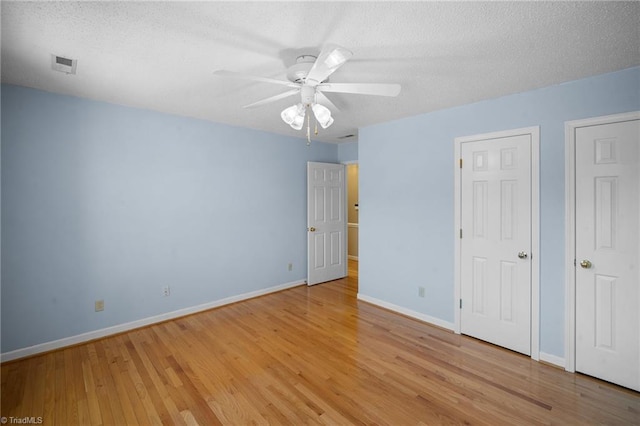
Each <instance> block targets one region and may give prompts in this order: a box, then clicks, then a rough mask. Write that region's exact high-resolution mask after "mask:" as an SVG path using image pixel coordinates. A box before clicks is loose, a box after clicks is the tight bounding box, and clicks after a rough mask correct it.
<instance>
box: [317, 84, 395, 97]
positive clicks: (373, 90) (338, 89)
mask: <svg viewBox="0 0 640 426" xmlns="http://www.w3.org/2000/svg"><path fill="white" fill-rule="evenodd" d="M400 89H401V86H400V85H399V84H384V83H322V84H320V85H318V87H317V90H318V91H322V92H334V93H356V94H358V95H376V96H391V97H393V96H398V94H399V93H400Z"/></svg>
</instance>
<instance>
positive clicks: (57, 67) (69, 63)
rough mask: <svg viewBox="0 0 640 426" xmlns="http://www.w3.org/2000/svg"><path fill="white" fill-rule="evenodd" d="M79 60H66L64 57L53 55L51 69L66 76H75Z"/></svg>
mask: <svg viewBox="0 0 640 426" xmlns="http://www.w3.org/2000/svg"><path fill="white" fill-rule="evenodd" d="M77 65H78V60H77V59H70V58H65V57H64V56H58V55H51V69H53V70H54V71H59V72H63V73H65V74H75V73H76V66H77Z"/></svg>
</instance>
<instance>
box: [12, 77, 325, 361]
mask: <svg viewBox="0 0 640 426" xmlns="http://www.w3.org/2000/svg"><path fill="white" fill-rule="evenodd" d="M307 161H326V162H337V161H338V153H337V146H336V145H334V144H324V143H319V142H313V143H312V145H311V147H310V148H309V147H307V146H306V141H305V140H303V139H296V138H289V137H284V136H279V135H274V134H269V133H264V132H259V131H253V130H248V129H242V128H237V127H231V126H226V125H221V124H216V123H211V122H206V121H200V120H195V119H189V118H182V117H177V116H171V115H166V114H161V113H157V112H151V111H146V110H140V109H134V108H128V107H123V106H117V105H111V104H107V103H101V102H94V101H89V100H84V99H78V98H73V97H68V96H61V95H56V94H51V93H46V92H42V91H37V90H32V89H26V88H21V87H15V86H7V85H3V86H2V270H1V271H2V342H1V345H2V352H9V351H12V350H15V349H20V348H24V347H28V346H31V345H34V344H39V343H44V342H48V341H52V340H56V339H60V338H64V337H69V336H74V335H77V334H80V333H84V332H88V331H93V330H99V329H102V328H105V327H108V326H112V325H117V324H122V323H127V322H130V321H134V320H138V319H142V318H146V317H150V316H154V315H159V314H162V313H167V312H171V311H174V310H177V309H181V308H186V307H192V306H196V305H199V304H203V303H207V302H211V301H216V300H219V299H222V298H225V297H229V296H234V295H239V294H243V293H246V292H250V291H255V290H260V289H264V288H268V287H272V286H276V285H279V284H284V283H289V282H294V281H297V280H302V279H304V278H305V277H306V162H307ZM289 262H291V263H293V265H294V266H293V271H292V272H289V271H288V268H287V266H288V263H289ZM165 285H169V286H170V287H171V296H170V297H163V296H162V294H161V288H162V286H165ZM97 299H104V301H105V310H104V312H101V313H96V312H94V301H95V300H97Z"/></svg>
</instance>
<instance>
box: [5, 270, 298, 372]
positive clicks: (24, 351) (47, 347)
mask: <svg viewBox="0 0 640 426" xmlns="http://www.w3.org/2000/svg"><path fill="white" fill-rule="evenodd" d="M306 282H307V281H306V280H299V281H292V282H289V283H285V284H280V285H276V286H273V287H268V288H265V289H261V290H256V291H251V292H248V293H243V294H239V295H237V296H230V297H225V298H224V299H220V300H214V301H212V302H208V303H203V304H202V305H197V306H192V307H189V308H184V309H178V310H177V311H172V312H167V313H164V314H160V315H155V316H152V317H147V318H143V319H140V320H136V321H132V322H128V323H125V324H118V325H114V326H112V327H107V328H102V329H100V330H95V331H90V332H87V333H82V334H78V335H75V336H70V337H65V338H63V339H58V340H53V341H51V342H45V343H40V344H37V345H34V346H29V347H26V348H21V349H16V350H14V351H10V352H5V353H2V354H0V362H5V361H12V360H15V359H19V358H24V357H27V356H31V355H36V354H39V353H43V352H49V351H53V350H56V349H60V348H64V347H67V346H72V345H77V344H79V343H84V342H88V341H91V340H96V339H100V338H102V337H106V336H110V335H112V334H117V333H122V332H125V331H129V330H133V329H136V328H140V327H145V326H148V325H151V324H155V323H159V322H163V321H167V320H171V319H175V318H179V317H183V316H185V315H191V314H195V313H197V312H202V311H206V310H209V309H213V308H217V307H220V306H224V305H228V304H231V303H236V302H241V301H243V300H248V299H253V298H254V297H259V296H264V295H265V294H269V293H275V292H278V291H282V290H286V289H288V288H292V287H297V286H299V285H303V284H306Z"/></svg>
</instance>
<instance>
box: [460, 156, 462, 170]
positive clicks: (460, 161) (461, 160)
mask: <svg viewBox="0 0 640 426" xmlns="http://www.w3.org/2000/svg"><path fill="white" fill-rule="evenodd" d="M460 168H462V158H461V159H460Z"/></svg>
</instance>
